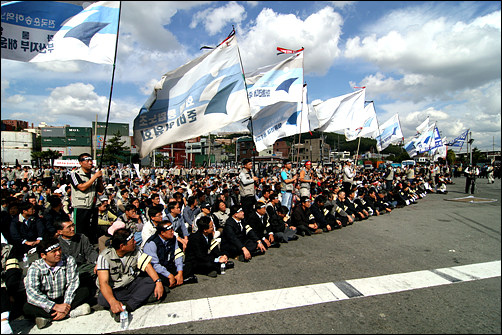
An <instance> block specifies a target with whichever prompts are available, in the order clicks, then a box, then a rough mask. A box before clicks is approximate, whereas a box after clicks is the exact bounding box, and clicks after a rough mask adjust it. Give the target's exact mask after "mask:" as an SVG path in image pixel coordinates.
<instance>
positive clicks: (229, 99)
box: [134, 33, 251, 158]
mask: <svg viewBox="0 0 502 335" xmlns="http://www.w3.org/2000/svg"><path fill="white" fill-rule="evenodd" d="M250 116H251V113H250V107H249V102H248V99H247V93H246V87H245V83H244V76H243V73H242V66H241V62H240V57H239V51H238V46H237V40H236V39H235V35H234V34H233V33H232V34H231V35H230V36H229V37H228V38H227V39H225V40H224V41H223V42H222V43H221V44H220V45H218V46H217V47H216V48H215V49H213V50H211V51H210V52H208V53H206V54H204V55H202V56H200V57H198V58H196V59H194V60H192V61H191V62H189V63H187V64H185V65H183V66H181V67H179V68H177V69H175V70H173V71H171V72H168V73H166V74H165V75H164V76H163V77H162V79H161V80H160V81H159V82H158V83H157V84H156V86H155V88H154V91H153V93H152V94H151V96H150V97H149V98H148V100H147V101H146V103H145V104H144V106H143V107H142V108H141V110H140V112H139V114H138V116H137V117H136V118H135V119H134V141H135V143H136V145H137V147H138V151H139V155H140V157H141V158H143V157H145V156H146V155H147V154H149V153H150V152H151V151H152V150H154V149H156V148H159V147H162V146H164V145H167V144H171V143H175V142H180V141H184V140H188V139H191V138H194V137H197V136H201V135H203V134H207V133H209V132H211V131H215V130H218V129H220V128H222V127H224V126H226V125H229V124H231V123H233V122H236V121H240V120H243V119H245V118H249V117H250Z"/></svg>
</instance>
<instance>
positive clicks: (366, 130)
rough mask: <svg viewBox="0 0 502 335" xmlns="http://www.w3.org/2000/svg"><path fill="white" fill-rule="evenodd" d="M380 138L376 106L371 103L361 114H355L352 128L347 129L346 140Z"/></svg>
mask: <svg viewBox="0 0 502 335" xmlns="http://www.w3.org/2000/svg"><path fill="white" fill-rule="evenodd" d="M377 136H378V120H377V116H376V112H375V106H374V104H373V102H372V101H371V102H370V103H368V104H367V105H366V106H365V107H364V109H363V111H362V112H361V113H354V118H353V120H352V124H351V127H350V128H347V129H345V139H346V140H347V141H352V140H355V139H356V138H358V137H370V138H376V137H377Z"/></svg>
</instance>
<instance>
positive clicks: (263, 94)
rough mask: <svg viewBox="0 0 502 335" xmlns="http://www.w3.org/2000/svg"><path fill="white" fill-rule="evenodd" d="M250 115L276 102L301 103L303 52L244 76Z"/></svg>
mask: <svg viewBox="0 0 502 335" xmlns="http://www.w3.org/2000/svg"><path fill="white" fill-rule="evenodd" d="M246 84H247V90H248V97H249V104H250V105H251V115H252V116H253V117H254V115H255V114H256V113H258V112H259V111H260V110H261V109H262V108H264V107H265V106H271V105H273V104H275V103H276V102H279V101H283V102H297V103H301V101H302V97H303V50H300V51H299V52H297V53H295V54H293V55H292V56H290V57H288V58H287V59H285V60H283V61H281V62H279V63H277V64H275V65H268V66H265V67H263V68H260V69H258V70H257V71H254V72H252V73H248V74H246Z"/></svg>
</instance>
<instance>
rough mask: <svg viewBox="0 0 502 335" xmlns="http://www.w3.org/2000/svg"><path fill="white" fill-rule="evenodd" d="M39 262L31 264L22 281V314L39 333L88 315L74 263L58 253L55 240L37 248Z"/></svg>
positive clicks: (86, 294)
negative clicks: (59, 322)
mask: <svg viewBox="0 0 502 335" xmlns="http://www.w3.org/2000/svg"><path fill="white" fill-rule="evenodd" d="M37 252H38V254H39V256H40V257H41V258H40V259H38V260H36V261H34V262H33V263H32V264H31V266H30V268H29V269H28V274H27V275H26V278H25V279H24V284H25V287H26V297H27V302H26V304H25V305H24V308H23V310H24V313H25V315H26V316H28V317H33V318H35V322H36V325H37V327H38V328H39V329H41V328H44V327H45V326H47V325H48V324H49V323H51V322H52V321H57V320H62V319H63V318H65V317H66V316H68V315H70V317H77V316H80V315H86V314H89V313H90V312H91V307H90V306H89V304H87V303H85V301H86V300H87V299H89V298H90V294H89V288H88V287H86V286H80V280H79V278H78V272H77V263H76V262H75V259H74V258H73V257H72V256H69V255H65V254H63V253H62V252H61V246H60V245H59V241H58V240H57V239H56V238H53V237H50V238H47V239H44V240H42V241H41V242H40V243H39V244H38V245H37Z"/></svg>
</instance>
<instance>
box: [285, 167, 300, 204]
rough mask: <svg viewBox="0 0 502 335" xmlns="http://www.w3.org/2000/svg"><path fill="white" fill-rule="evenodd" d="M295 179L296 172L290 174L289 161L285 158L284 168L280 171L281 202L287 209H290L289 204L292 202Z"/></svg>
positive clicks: (296, 177)
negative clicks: (292, 174)
mask: <svg viewBox="0 0 502 335" xmlns="http://www.w3.org/2000/svg"><path fill="white" fill-rule="evenodd" d="M296 179H298V176H297V175H296V174H295V175H294V176H291V161H290V160H285V161H284V169H283V170H282V172H281V193H282V201H281V204H282V205H283V206H286V207H287V208H288V209H289V210H291V204H292V202H293V190H294V188H295V181H296Z"/></svg>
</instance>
